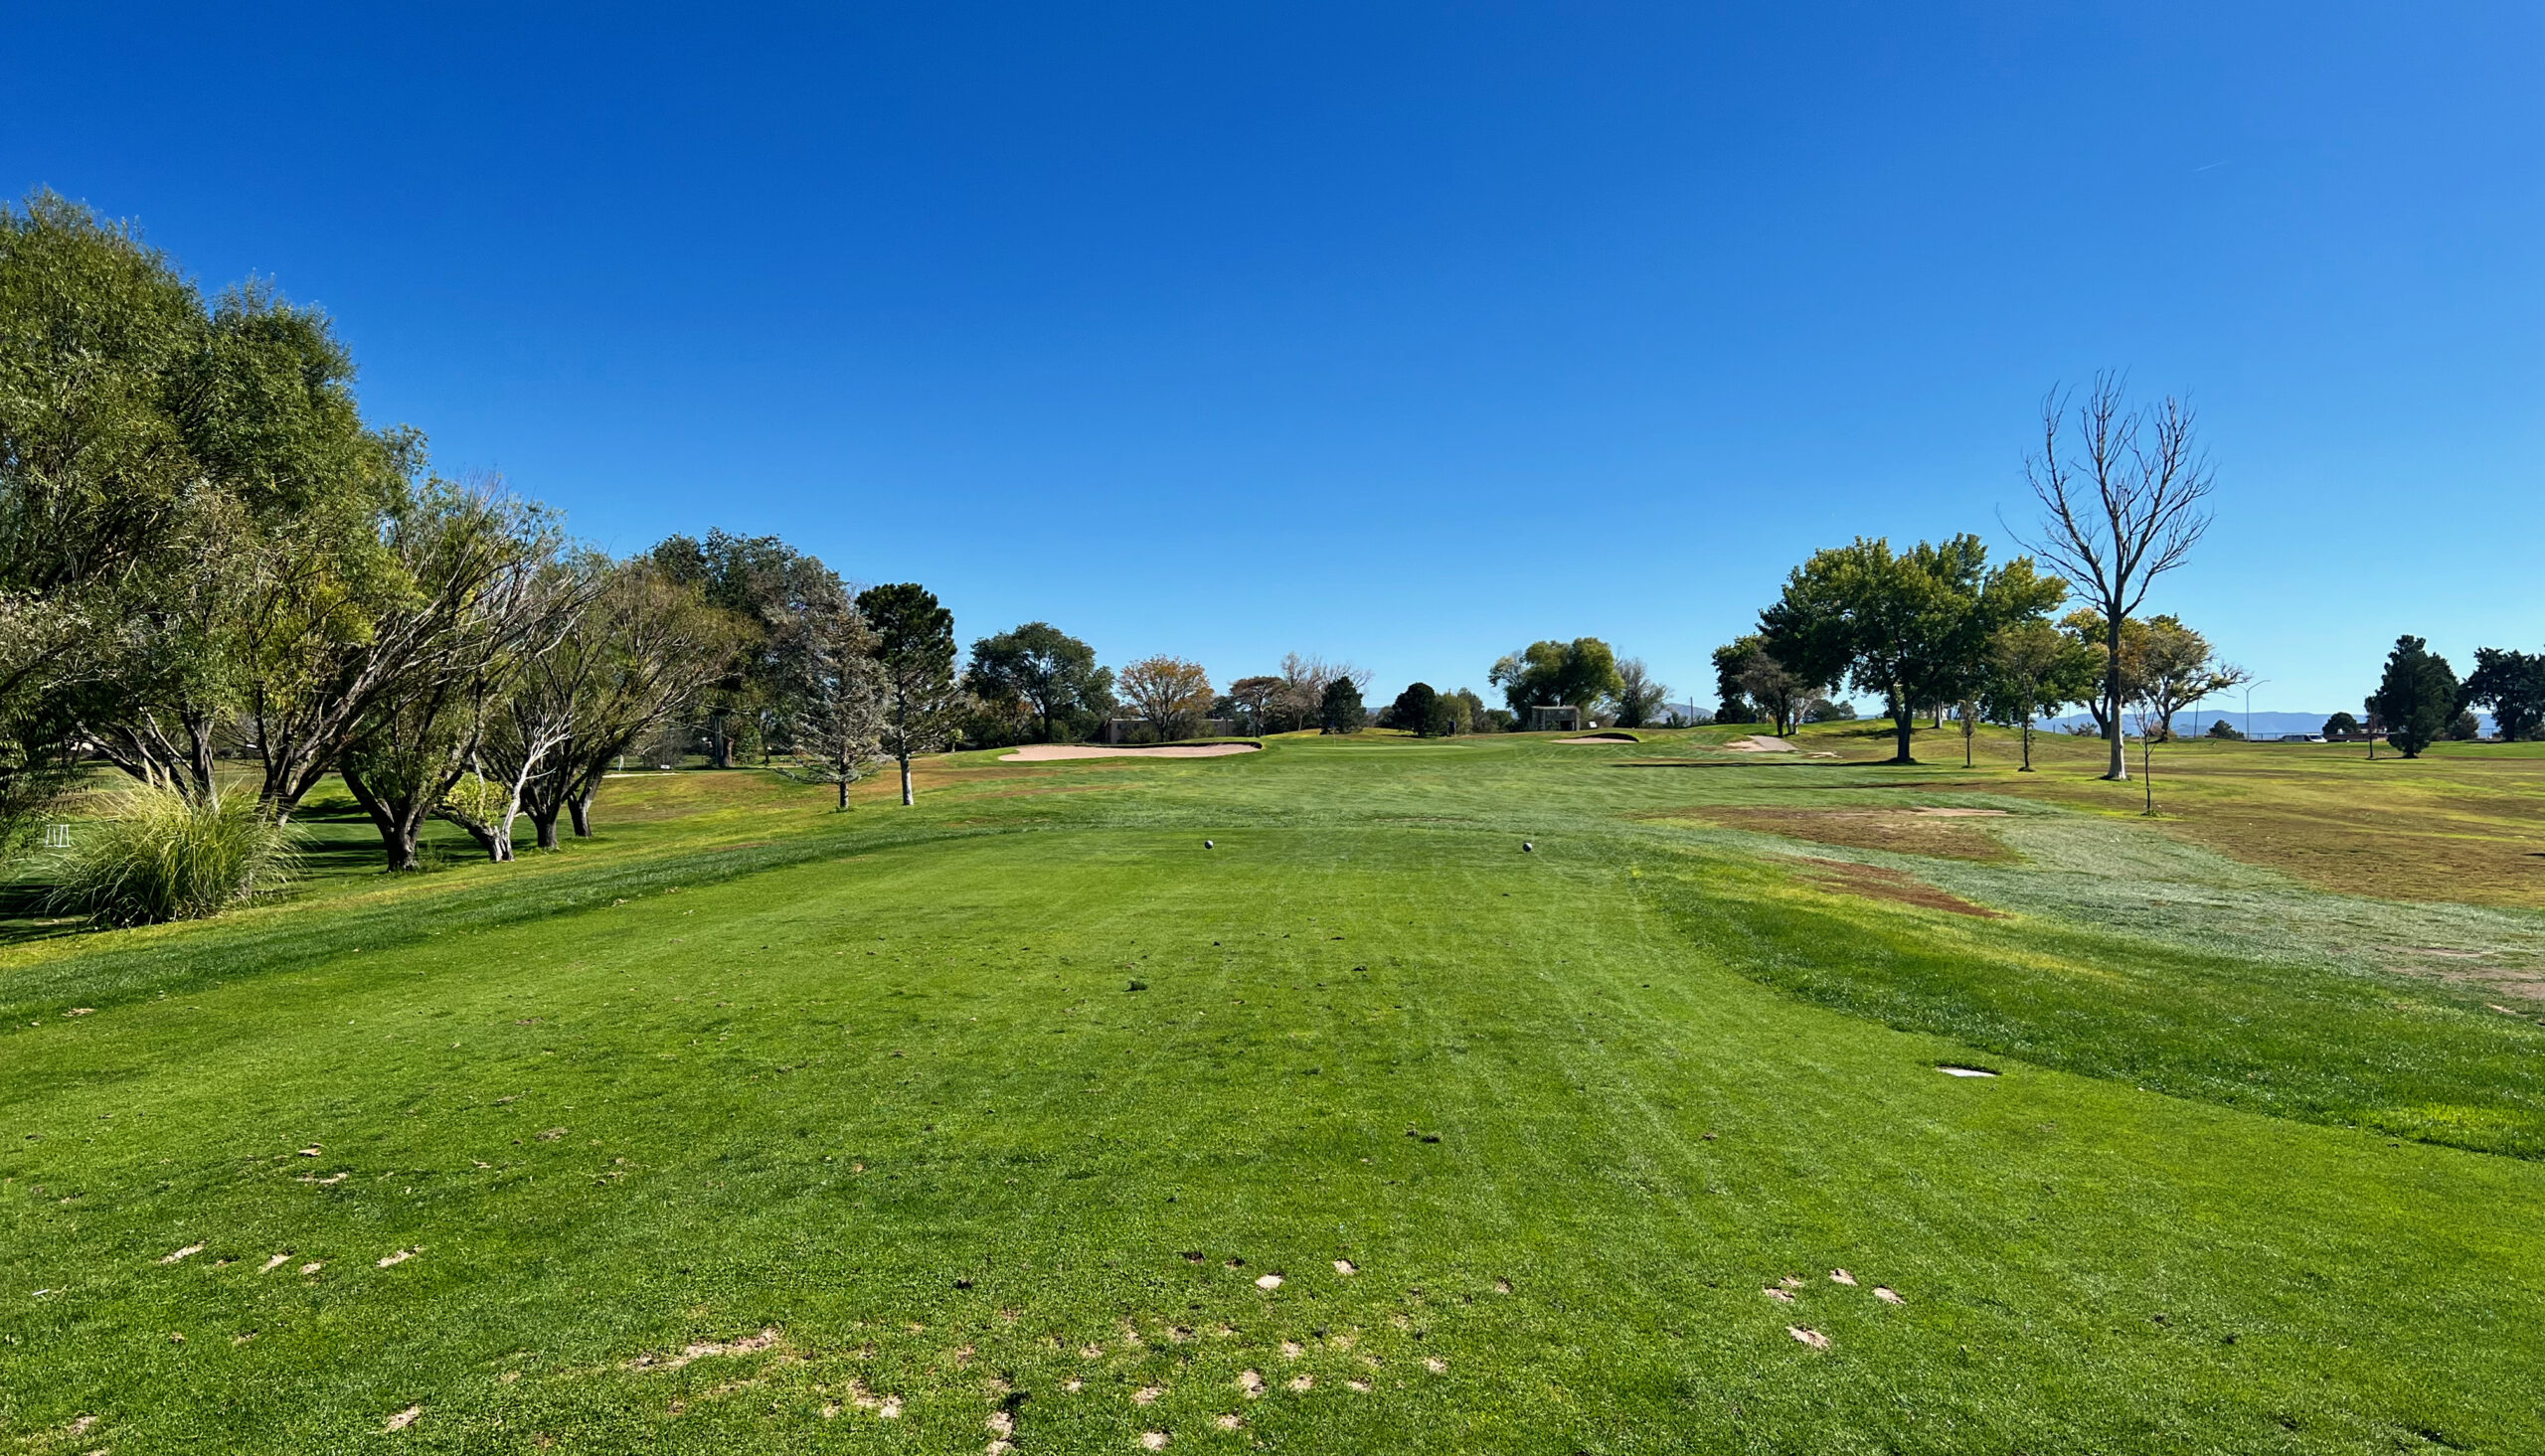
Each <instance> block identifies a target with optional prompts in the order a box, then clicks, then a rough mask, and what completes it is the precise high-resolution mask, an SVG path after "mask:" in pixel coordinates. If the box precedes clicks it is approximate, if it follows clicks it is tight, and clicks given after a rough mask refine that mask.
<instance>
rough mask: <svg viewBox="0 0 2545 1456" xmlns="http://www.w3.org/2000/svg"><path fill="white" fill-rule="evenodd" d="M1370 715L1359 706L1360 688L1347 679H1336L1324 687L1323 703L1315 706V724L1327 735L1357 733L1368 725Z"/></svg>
mask: <svg viewBox="0 0 2545 1456" xmlns="http://www.w3.org/2000/svg"><path fill="white" fill-rule="evenodd" d="M1369 721H1370V713H1369V710H1368V709H1365V708H1363V707H1362V706H1361V687H1360V685H1359V684H1358V683H1355V682H1353V681H1352V680H1351V679H1350V678H1348V677H1339V678H1336V679H1335V680H1334V681H1333V682H1330V683H1328V684H1326V685H1325V698H1324V701H1322V702H1321V703H1319V704H1318V705H1317V724H1318V726H1319V727H1320V728H1323V729H1324V730H1325V731H1327V732H1329V733H1357V732H1359V731H1360V730H1361V729H1362V728H1364V727H1366V726H1367V725H1368V724H1369Z"/></svg>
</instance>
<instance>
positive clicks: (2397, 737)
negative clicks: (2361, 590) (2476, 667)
mask: <svg viewBox="0 0 2545 1456" xmlns="http://www.w3.org/2000/svg"><path fill="white" fill-rule="evenodd" d="M2368 703H2369V709H2370V711H2371V712H2372V713H2374V714H2375V715H2376V716H2377V718H2378V719H2379V720H2380V721H2382V722H2384V724H2385V725H2386V741H2388V742H2390V743H2392V744H2394V745H2395V746H2396V747H2398V748H2400V749H2402V750H2403V752H2404V756H2405V757H2407V758H2418V757H2420V756H2421V751H2422V749H2424V748H2427V747H2429V746H2430V745H2431V744H2432V743H2433V742H2434V741H2436V740H2437V739H2438V738H2439V737H2440V736H2441V735H2442V734H2444V733H2446V732H2447V731H2448V728H2449V725H2451V724H2453V723H2455V722H2456V721H2457V715H2459V714H2460V713H2462V712H2464V711H2465V690H2464V689H2463V688H2462V687H2460V685H2459V684H2458V681H2457V673H2456V671H2455V670H2454V669H2452V668H2451V667H2449V665H2448V659H2447V658H2444V657H2441V656H2439V655H2438V654H2437V653H2434V652H2432V651H2431V650H2430V647H2429V644H2428V643H2426V642H2424V641H2423V640H2422V639H2421V638H2419V637H2411V636H2405V637H2398V638H2396V639H2395V650H2394V651H2393V652H2390V653H2388V654H2387V655H2386V675H2385V676H2384V677H2383V678H2381V679H2379V681H2378V684H2377V695H2376V696H2375V697H2373V698H2371V699H2369V700H2368Z"/></svg>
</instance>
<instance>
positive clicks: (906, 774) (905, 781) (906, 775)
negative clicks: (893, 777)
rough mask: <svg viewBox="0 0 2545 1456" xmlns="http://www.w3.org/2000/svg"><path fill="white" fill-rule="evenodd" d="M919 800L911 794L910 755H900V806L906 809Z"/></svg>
mask: <svg viewBox="0 0 2545 1456" xmlns="http://www.w3.org/2000/svg"><path fill="white" fill-rule="evenodd" d="M918 802H919V800H918V799H917V798H915V797H914V796H913V795H912V794H911V755H910V754H908V753H904V754H903V755H902V807H903V808H905V809H907V808H909V807H910V806H912V805H913V804H916V803H918Z"/></svg>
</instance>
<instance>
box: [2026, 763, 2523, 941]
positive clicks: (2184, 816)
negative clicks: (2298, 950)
mask: <svg viewBox="0 0 2545 1456" xmlns="http://www.w3.org/2000/svg"><path fill="white" fill-rule="evenodd" d="M2532 746H2533V745H2530V744H2524V743H2521V744H2508V745H2495V744H2466V745H2455V744H2452V745H2448V746H2447V747H2444V748H2441V749H2436V750H2434V751H2433V752H2432V753H2431V754H2429V755H2427V756H2425V757H2422V758H2418V759H2412V760H2406V759H2403V758H2400V757H2398V756H2395V755H2393V754H2391V753H2388V752H2385V751H2382V750H2381V752H2380V753H2379V756H2378V758H2377V760H2376V761H2375V762H2373V763H2372V762H2370V761H2369V760H2368V757H2367V753H2366V750H2365V749H2364V748H2353V747H2350V746H2348V745H2341V746H2333V745H2323V744H2315V745H2304V746H2300V745H2295V744H2289V745H2283V744H2275V743H2253V744H2246V743H2225V744H2211V743H2205V742H2204V743H2196V744H2195V743H2185V744H2178V745H2169V746H2164V747H2159V748H2158V749H2157V750H2156V774H2155V780H2156V809H2157V812H2158V814H2159V815H2160V816H2162V817H2161V819H2160V820H2159V823H2160V825H2161V827H2162V828H2163V829H2164V830H2165V832H2166V833H2168V834H2172V835H2175V836H2177V837H2179V838H2182V839H2185V840H2189V841H2191V842H2192V843H2194V844H2198V845H2200V846H2202V847H2203V848H2206V849H2212V850H2216V851H2217V852H2219V853H2220V854H2223V855H2228V856H2231V857H2232V858H2235V859H2238V860H2242V861H2245V862H2246V863H2248V864H2254V865H2262V866H2267V867H2269V868H2271V869H2275V870H2279V871H2281V872H2283V873H2285V874H2288V875H2290V876H2291V877H2292V878H2294V879H2297V880H2300V881H2303V882H2305V883H2307V884H2309V885H2312V886H2315V887H2317V888H2319V889H2323V890H2336V891H2340V892H2343V893H2348V894H2366V895H2375V896H2378V897H2380V898H2385V899H2405V900H2452V901H2458V902H2462V903H2469V904H2488V905H2507V906H2524V907H2531V908H2532V907H2539V906H2545V757H2540V756H2537V755H2535V754H2534V753H2532V752H2531V751H2529V750H2530V749H2531V748H2532ZM2129 766H2130V770H2131V772H2133V773H2135V772H2137V771H2138V767H2139V762H2138V756H2137V754H2136V753H2135V752H2134V751H2133V752H2132V754H2131V755H2130V765H2129ZM2080 767H2081V768H2082V767H2083V765H2081V766H2080ZM2063 769H2064V771H2063V770H2053V771H2049V772H2043V773H2038V774H2021V775H2010V777H2012V778H2014V779H2016V780H2017V781H2016V782H2012V783H2008V784H2005V785H2003V786H2002V788H2001V791H2012V792H2017V793H2024V794H2027V795H2031V796H2035V797H2039V798H2044V799H2050V800H2054V801H2056V802H2060V803H2065V804H2072V805H2075V806H2078V807H2081V808H2093V809H2100V810H2103V811H2105V812H2108V813H2117V814H2127V813H2131V812H2134V811H2136V810H2138V809H2139V807H2140V806H2141V805H2142V804H2143V803H2144V802H2145V797H2144V794H2145V789H2144V785H2142V784H2139V783H2126V784H2119V783H2105V782H2103V781H2101V780H2100V779H2096V778H2092V777H2088V776H2086V772H2090V771H2091V770H2090V769H2089V770H2086V771H2085V772H2081V771H2079V769H2065V768H2064V765H2063Z"/></svg>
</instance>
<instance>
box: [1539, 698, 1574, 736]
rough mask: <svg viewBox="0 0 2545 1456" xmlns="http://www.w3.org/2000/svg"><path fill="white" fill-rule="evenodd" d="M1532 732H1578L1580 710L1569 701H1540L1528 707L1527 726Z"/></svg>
mask: <svg viewBox="0 0 2545 1456" xmlns="http://www.w3.org/2000/svg"><path fill="white" fill-rule="evenodd" d="M1528 730H1529V731H1530V732H1533V733H1552V732H1580V731H1581V730H1582V710H1581V709H1579V708H1576V707H1575V706H1573V705H1572V704H1570V703H1540V704H1536V705H1534V706H1532V707H1531V708H1530V709H1529V728H1528Z"/></svg>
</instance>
